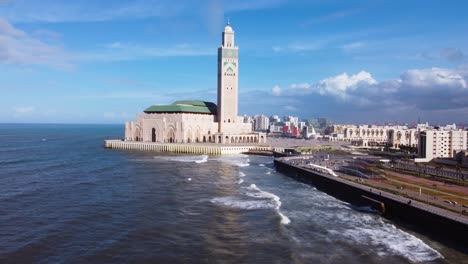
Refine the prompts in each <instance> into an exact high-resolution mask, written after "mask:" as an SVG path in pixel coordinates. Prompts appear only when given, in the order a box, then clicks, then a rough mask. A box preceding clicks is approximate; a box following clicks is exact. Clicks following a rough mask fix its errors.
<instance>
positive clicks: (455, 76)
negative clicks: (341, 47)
mask: <svg viewBox="0 0 468 264" xmlns="http://www.w3.org/2000/svg"><path fill="white" fill-rule="evenodd" d="M467 80H468V68H467V67H459V68H456V69H444V68H431V69H412V70H408V71H405V72H404V73H402V74H401V76H400V78H397V79H392V80H385V81H381V82H377V81H376V80H375V79H374V78H373V77H372V75H371V74H370V73H369V72H366V71H361V72H359V73H357V74H353V75H348V74H347V73H343V74H340V75H336V76H333V77H329V78H325V79H323V80H321V81H318V82H316V83H301V84H292V85H290V87H289V88H287V89H283V90H281V98H282V99H283V100H287V98H296V99H300V100H301V102H300V103H296V104H295V105H310V102H311V101H313V100H319V99H318V98H320V97H317V95H319V96H322V97H327V98H330V99H334V101H335V104H336V105H335V107H337V106H338V105H341V106H342V107H344V108H346V106H347V107H349V108H350V109H353V108H355V109H359V108H365V109H372V111H387V110H391V111H403V110H405V111H408V109H413V110H412V111H416V110H418V111H435V110H437V111H439V110H442V109H466V107H467V106H468V86H467ZM272 94H273V95H275V94H274V93H272ZM311 99H312V100H311Z"/></svg>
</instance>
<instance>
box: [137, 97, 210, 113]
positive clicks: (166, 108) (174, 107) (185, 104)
mask: <svg viewBox="0 0 468 264" xmlns="http://www.w3.org/2000/svg"><path fill="white" fill-rule="evenodd" d="M217 110H218V107H217V106H216V104H214V103H211V102H204V101H197V100H184V101H175V102H174V103H172V104H170V105H153V106H150V107H148V108H146V109H145V110H144V112H145V113H147V114H151V113H196V114H212V115H216V112H217Z"/></svg>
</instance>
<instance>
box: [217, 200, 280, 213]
mask: <svg viewBox="0 0 468 264" xmlns="http://www.w3.org/2000/svg"><path fill="white" fill-rule="evenodd" d="M211 202H212V203H214V204H220V205H223V206H226V207H230V208H238V209H245V210H255V209H267V208H272V205H271V203H269V202H268V201H266V200H243V199H239V198H235V197H216V198H213V199H211Z"/></svg>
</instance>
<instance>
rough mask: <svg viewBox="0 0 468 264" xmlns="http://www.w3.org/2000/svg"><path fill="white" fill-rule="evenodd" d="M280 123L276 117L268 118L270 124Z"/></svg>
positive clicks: (279, 119)
mask: <svg viewBox="0 0 468 264" xmlns="http://www.w3.org/2000/svg"><path fill="white" fill-rule="evenodd" d="M279 122H281V118H279V116H277V115H272V116H270V123H279Z"/></svg>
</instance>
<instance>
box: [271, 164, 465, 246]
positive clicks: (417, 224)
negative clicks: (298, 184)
mask: <svg viewBox="0 0 468 264" xmlns="http://www.w3.org/2000/svg"><path fill="white" fill-rule="evenodd" d="M274 164H275V167H276V170H277V171H279V172H282V173H284V174H286V175H288V176H290V177H293V178H296V179H298V180H300V181H303V182H307V183H311V184H313V185H314V186H315V187H316V188H317V189H318V190H320V191H323V192H325V193H327V194H330V195H332V196H334V197H336V198H338V199H340V200H343V201H346V202H349V203H351V204H353V205H355V206H358V207H360V206H370V207H372V208H375V209H378V210H379V211H380V212H381V213H382V216H383V217H385V218H388V219H392V220H394V221H396V222H399V223H401V224H403V225H405V226H408V227H409V228H411V229H413V230H416V231H420V232H422V233H423V234H424V235H427V236H430V237H432V238H434V239H437V240H441V241H443V242H444V243H449V244H450V245H451V246H453V247H454V248H457V249H458V250H461V251H463V252H465V253H466V252H468V217H465V216H462V215H458V214H456V213H453V212H450V211H447V210H443V209H440V208H437V207H434V206H430V205H427V204H424V203H421V202H418V201H414V200H413V201H411V202H410V201H409V200H408V199H407V198H405V197H402V196H399V195H395V194H392V193H389V192H385V191H381V190H378V189H374V188H370V187H367V186H364V185H361V184H357V183H354V182H350V181H348V180H345V179H341V178H339V177H335V176H331V175H326V174H323V173H320V172H317V171H313V170H309V169H306V168H303V167H301V166H298V165H294V164H291V161H290V160H289V158H279V159H275V161H274Z"/></svg>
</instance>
